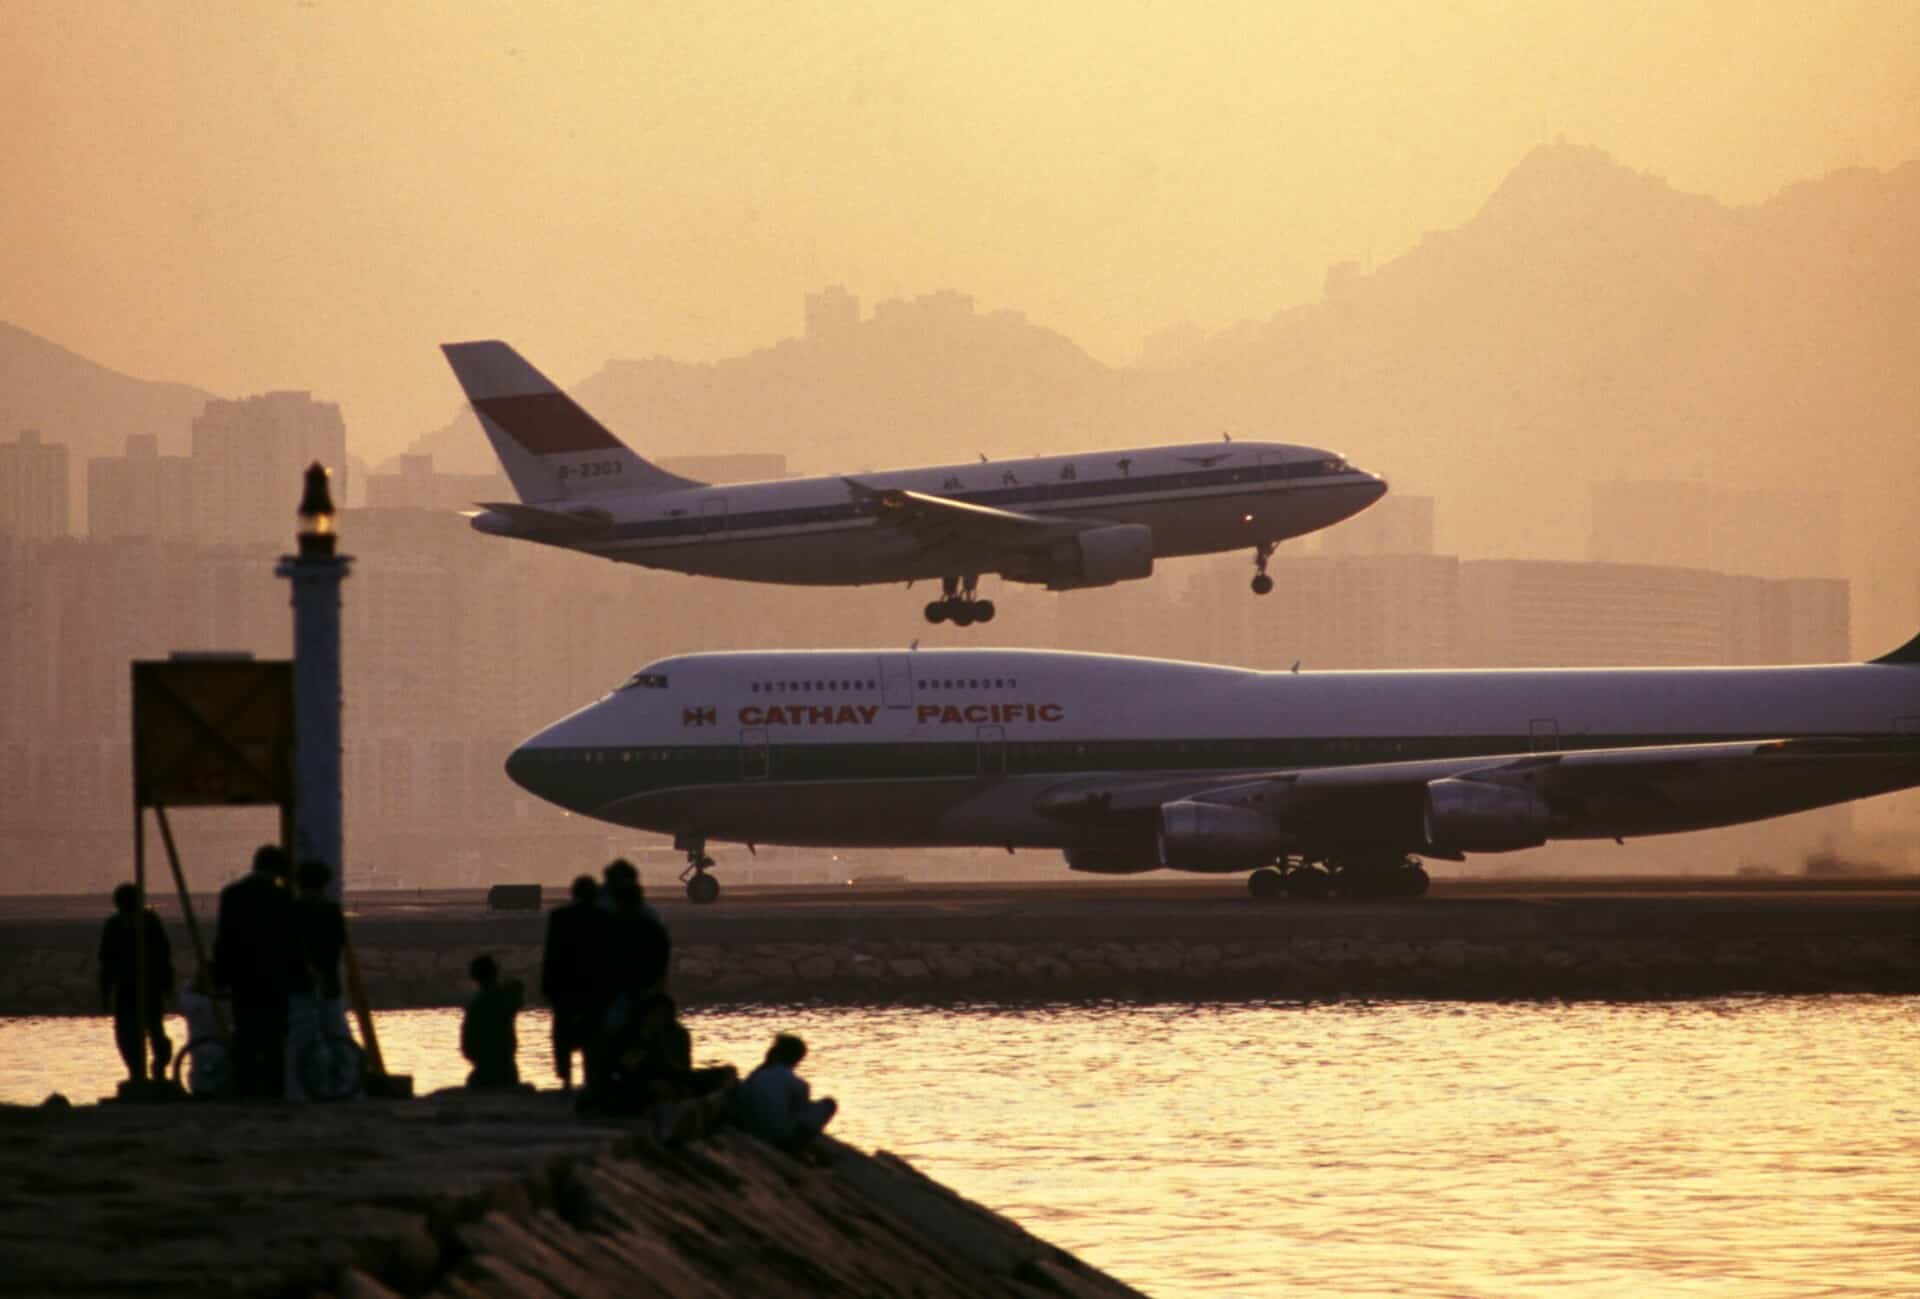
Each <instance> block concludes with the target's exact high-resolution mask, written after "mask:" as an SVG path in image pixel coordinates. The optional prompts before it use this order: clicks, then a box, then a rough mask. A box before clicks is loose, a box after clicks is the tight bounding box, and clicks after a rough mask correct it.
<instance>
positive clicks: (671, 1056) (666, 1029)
mask: <svg viewBox="0 0 1920 1299" xmlns="http://www.w3.org/2000/svg"><path fill="white" fill-rule="evenodd" d="M608 1059H609V1064H608V1066H607V1070H608V1079H607V1082H606V1083H605V1085H604V1086H603V1087H602V1089H601V1090H600V1092H598V1093H596V1094H595V1097H594V1099H595V1101H596V1102H597V1103H598V1105H599V1107H600V1108H601V1109H602V1110H604V1111H605V1112H607V1113H610V1114H638V1113H641V1112H643V1111H645V1110H647V1109H649V1108H650V1107H652V1106H654V1105H656V1104H658V1103H660V1102H662V1101H680V1100H691V1099H693V1098H695V1097H699V1096H705V1095H707V1094H708V1093H710V1092H712V1091H714V1090H716V1089H718V1088H720V1087H722V1086H725V1085H727V1084H729V1083H732V1082H733V1081H734V1080H735V1079H736V1078H738V1076H739V1075H738V1074H737V1073H736V1072H735V1071H734V1068H733V1066H732V1065H720V1066H718V1067H714V1068H707V1069H695V1068H694V1067H693V1035H692V1034H690V1033H688V1032H687V1027H686V1025H684V1024H682V1023H681V1022H680V1018H679V1015H678V1013H677V1009H676V1007H675V1006H674V1003H673V998H672V997H669V996H667V995H665V994H664V993H655V994H653V995H652V996H649V997H644V998H642V999H641V1000H640V1002H639V1005H638V1008H637V1010H636V1012H635V1014H634V1016H633V1017H632V1019H630V1020H629V1021H628V1023H627V1024H626V1025H624V1026H623V1027H622V1028H621V1030H620V1031H619V1032H618V1033H617V1034H615V1035H614V1036H613V1037H612V1038H611V1039H610V1041H609V1043H608Z"/></svg>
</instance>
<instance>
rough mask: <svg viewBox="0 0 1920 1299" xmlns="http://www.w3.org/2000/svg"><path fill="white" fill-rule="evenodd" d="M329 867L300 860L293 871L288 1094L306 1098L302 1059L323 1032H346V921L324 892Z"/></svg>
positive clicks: (330, 872) (329, 876)
mask: <svg viewBox="0 0 1920 1299" xmlns="http://www.w3.org/2000/svg"><path fill="white" fill-rule="evenodd" d="M332 879H333V868H332V867H330V866H328V865H327V864H326V863H325V862H323V861H303V862H301V863H300V865H299V867H298V868H297V869H296V870H295V871H294V881H295V883H296V884H298V886H299V892H298V894H297V895H296V896H295V897H294V900H293V927H294V932H295V934H296V935H298V938H299V942H300V960H301V965H302V967H303V975H304V977H303V979H302V981H301V986H300V987H299V988H297V989H296V990H295V991H294V993H293V995H292V996H291V997H289V998H288V1000H287V1065H288V1068H289V1070H290V1071H291V1072H290V1073H289V1074H288V1087H287V1094H288V1095H289V1096H290V1097H292V1098H293V1099H295V1100H305V1099H307V1098H308V1089H307V1084H306V1080H305V1079H304V1078H303V1077H302V1076H301V1071H300V1068H301V1062H302V1060H303V1059H304V1058H305V1057H306V1053H308V1052H310V1051H311V1050H312V1049H313V1048H314V1047H316V1046H318V1045H319V1044H320V1043H321V1039H323V1038H327V1037H347V1036H349V1034H348V1032H347V1012H346V1005H345V1003H344V1002H343V1001H341V999H340V955H341V953H342V952H343V951H344V950H345V948H346V945H347V921H346V917H345V915H344V914H343V913H342V912H341V910H340V904H339V903H338V902H335V901H334V900H333V899H332V898H330V897H328V896H327V884H328V882H329V881H330V880H332Z"/></svg>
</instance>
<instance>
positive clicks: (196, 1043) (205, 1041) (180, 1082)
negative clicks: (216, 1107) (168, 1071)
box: [173, 1037, 233, 1100]
mask: <svg viewBox="0 0 1920 1299" xmlns="http://www.w3.org/2000/svg"><path fill="white" fill-rule="evenodd" d="M189 1062H191V1063H189ZM173 1081H174V1085H175V1086H177V1087H179V1088H181V1089H182V1090H183V1091H185V1092H186V1093H187V1095H189V1096H191V1097H193V1098H194V1099H195V1100H212V1099H214V1098H216V1097H220V1096H226V1095H228V1094H230V1093H231V1092H232V1091H233V1050H232V1048H231V1047H230V1046H229V1045H228V1044H227V1040H226V1039H225V1038H223V1037H196V1038H194V1039H193V1040H192V1041H190V1042H188V1043H187V1044H186V1045H185V1046H183V1047H181V1048H180V1050H179V1052H178V1053H176V1054H175V1055H174V1057H173Z"/></svg>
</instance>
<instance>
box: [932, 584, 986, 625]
mask: <svg viewBox="0 0 1920 1299" xmlns="http://www.w3.org/2000/svg"><path fill="white" fill-rule="evenodd" d="M979 584H980V578H979V576H978V575H977V574H968V575H967V577H966V578H965V579H962V578H958V577H943V578H941V579H940V591H941V595H940V598H939V599H938V600H931V601H929V602H928V603H927V621H928V622H934V623H939V622H946V621H948V620H949V619H951V620H952V622H953V625H954V626H956V627H970V626H972V625H973V624H974V623H976V622H992V621H993V601H991V600H976V599H975V598H974V595H973V590H974V588H975V587H976V586H978V585H979Z"/></svg>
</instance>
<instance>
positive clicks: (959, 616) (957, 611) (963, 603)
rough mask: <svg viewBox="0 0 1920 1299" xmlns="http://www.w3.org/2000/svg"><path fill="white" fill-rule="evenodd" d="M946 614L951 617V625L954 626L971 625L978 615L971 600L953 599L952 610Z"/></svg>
mask: <svg viewBox="0 0 1920 1299" xmlns="http://www.w3.org/2000/svg"><path fill="white" fill-rule="evenodd" d="M947 616H948V617H949V618H952V619H953V625H954V626H956V627H971V626H973V620H974V619H975V618H976V617H977V616H978V615H977V614H976V613H975V612H974V607H973V602H972V601H970V600H955V601H954V602H953V610H952V612H950V613H949V614H948V615H947Z"/></svg>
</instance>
